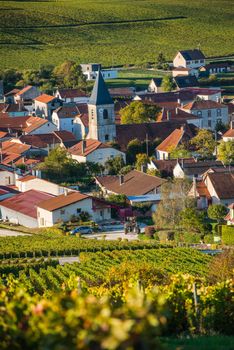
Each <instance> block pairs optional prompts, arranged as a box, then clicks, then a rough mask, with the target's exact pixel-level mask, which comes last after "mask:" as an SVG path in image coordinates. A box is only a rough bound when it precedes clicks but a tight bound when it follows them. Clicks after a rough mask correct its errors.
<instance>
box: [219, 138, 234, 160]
mask: <svg viewBox="0 0 234 350" xmlns="http://www.w3.org/2000/svg"><path fill="white" fill-rule="evenodd" d="M218 160H220V161H221V162H223V163H224V164H226V165H228V164H232V163H234V141H233V140H232V141H227V142H225V141H222V142H220V144H219V146H218Z"/></svg>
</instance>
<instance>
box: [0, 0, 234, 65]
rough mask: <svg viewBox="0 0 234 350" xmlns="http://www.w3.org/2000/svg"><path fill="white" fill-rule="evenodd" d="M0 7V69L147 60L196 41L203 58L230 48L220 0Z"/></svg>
mask: <svg viewBox="0 0 234 350" xmlns="http://www.w3.org/2000/svg"><path fill="white" fill-rule="evenodd" d="M0 9H1V11H0V61H1V68H8V67H17V68H19V69H22V68H37V67H38V65H40V64H59V63H61V62H62V61H64V60H65V59H73V60H76V61H79V62H88V61H97V62H102V63H103V64H104V65H107V66H108V65H119V64H121V65H125V64H126V63H133V64H138V63H142V62H148V61H150V62H154V61H155V58H156V57H157V55H158V53H159V51H162V52H164V53H165V54H166V56H167V58H168V59H170V60H171V59H172V58H173V56H174V55H175V53H176V51H177V50H178V49H186V48H195V47H197V46H198V45H199V44H200V45H201V48H202V50H203V51H204V53H205V54H206V55H207V56H219V55H232V54H233V47H234V43H233V38H234V27H233V25H232V24H233V23H232V21H233V17H232V13H231V8H230V1H227V0H213V1H212V5H211V2H210V0H197V1H196V2H195V1H191V2H189V1H187V0H145V1H138V0H126V1H119V0H96V1H94V0H79V1H77V0H70V1H67V0H66V1H65V0H57V1H54V0H48V1H29V0H28V1H0ZM175 17H180V18H175ZM165 18H168V19H165ZM145 19H146V20H148V21H144V20H145ZM160 19H161V20H160ZM129 20H130V21H131V20H138V21H139V22H137V23H133V22H132V23H129V22H127V21H129ZM149 20H150V21H149ZM120 21H125V22H123V23H119V22H120ZM90 22H102V23H101V24H90ZM108 22H111V23H108ZM113 22H118V23H113ZM84 24H85V25H84ZM79 25H82V26H79Z"/></svg>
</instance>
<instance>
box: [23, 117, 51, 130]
mask: <svg viewBox="0 0 234 350" xmlns="http://www.w3.org/2000/svg"><path fill="white" fill-rule="evenodd" d="M46 123H48V120H46V119H42V118H39V117H29V118H28V119H27V121H26V125H27V126H26V127H25V128H24V130H23V131H24V132H26V133H30V132H32V131H34V130H36V129H38V128H40V127H41V126H42V125H44V124H46Z"/></svg>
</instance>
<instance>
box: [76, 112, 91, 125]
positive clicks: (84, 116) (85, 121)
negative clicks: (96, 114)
mask: <svg viewBox="0 0 234 350" xmlns="http://www.w3.org/2000/svg"><path fill="white" fill-rule="evenodd" d="M78 118H80V120H81V121H82V123H83V125H84V126H85V127H86V128H88V126H89V115H88V114H81V115H80V116H78Z"/></svg>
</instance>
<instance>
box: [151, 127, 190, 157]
mask: <svg viewBox="0 0 234 350" xmlns="http://www.w3.org/2000/svg"><path fill="white" fill-rule="evenodd" d="M183 135H184V130H183V129H182V128H181V129H175V130H174V131H173V132H172V133H171V134H170V135H169V136H168V137H167V138H166V139H165V140H164V141H163V142H162V143H160V145H158V147H157V148H156V149H157V151H164V152H171V151H172V150H174V149H175V148H176V147H177V146H178V145H179V143H180V142H181V140H182V137H183Z"/></svg>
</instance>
